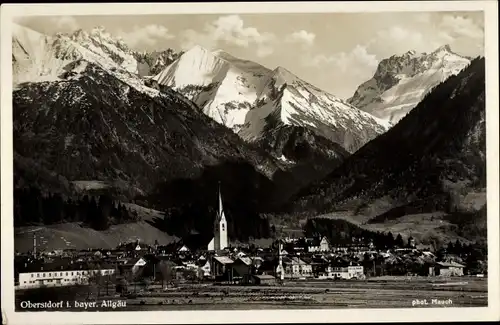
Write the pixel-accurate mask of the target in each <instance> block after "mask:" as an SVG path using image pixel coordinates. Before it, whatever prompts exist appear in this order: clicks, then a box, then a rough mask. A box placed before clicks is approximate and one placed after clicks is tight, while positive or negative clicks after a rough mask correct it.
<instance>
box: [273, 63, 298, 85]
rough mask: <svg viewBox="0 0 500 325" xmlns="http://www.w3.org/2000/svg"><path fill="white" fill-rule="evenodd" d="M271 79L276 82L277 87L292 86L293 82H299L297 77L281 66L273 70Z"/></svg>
mask: <svg viewBox="0 0 500 325" xmlns="http://www.w3.org/2000/svg"><path fill="white" fill-rule="evenodd" d="M273 78H274V79H275V80H276V85H277V86H281V85H282V84H285V83H287V84H292V83H293V82H295V81H297V80H300V79H299V77H297V76H296V75H294V74H293V73H292V72H290V71H289V70H287V69H285V68H283V67H281V66H278V67H277V68H276V69H274V70H273Z"/></svg>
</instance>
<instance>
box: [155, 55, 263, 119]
mask: <svg viewBox="0 0 500 325" xmlns="http://www.w3.org/2000/svg"><path fill="white" fill-rule="evenodd" d="M269 72H270V70H269V69H267V68H265V67H263V66H261V65H260V64H257V63H255V62H252V61H247V60H242V59H238V58H235V57H233V56H231V55H230V54H228V53H226V52H224V51H220V50H218V51H214V52H211V51H209V50H207V49H205V48H203V47H201V46H195V47H193V48H192V49H190V50H189V51H187V52H186V53H184V54H183V55H182V56H181V57H180V58H179V59H178V60H176V61H175V62H174V63H172V64H171V65H170V66H168V67H167V68H166V69H165V70H163V71H162V72H160V73H159V74H158V75H156V76H155V77H154V78H153V79H154V80H156V81H157V82H158V83H159V84H160V85H164V86H168V87H171V88H173V89H175V90H177V91H179V92H180V93H182V94H183V95H185V96H186V97H188V98H189V99H191V100H193V101H194V102H196V103H197V104H198V105H199V106H200V107H201V108H202V109H203V111H204V112H205V114H207V115H208V116H210V117H211V118H213V119H214V120H215V121H217V122H219V123H221V124H224V125H226V126H227V127H229V128H232V129H237V128H239V127H240V126H241V125H242V124H243V123H244V122H245V116H246V114H247V112H248V111H249V110H250V107H251V105H252V104H253V103H254V102H255V100H256V99H257V97H258V94H259V93H260V91H261V89H262V87H263V85H264V84H265V80H266V77H267V75H268V73H269Z"/></svg>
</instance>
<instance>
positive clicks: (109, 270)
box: [17, 261, 115, 289]
mask: <svg viewBox="0 0 500 325" xmlns="http://www.w3.org/2000/svg"><path fill="white" fill-rule="evenodd" d="M18 272H19V273H18V286H17V288H19V289H34V288H41V287H61V286H71V285H85V284H88V283H89V282H90V280H91V279H92V278H93V277H99V276H111V275H114V274H115V267H114V266H113V265H111V264H103V265H100V266H91V265H88V264H83V263H71V262H68V261H55V262H52V263H36V262H35V263H26V264H25V265H24V266H23V267H21V268H19V269H18Z"/></svg>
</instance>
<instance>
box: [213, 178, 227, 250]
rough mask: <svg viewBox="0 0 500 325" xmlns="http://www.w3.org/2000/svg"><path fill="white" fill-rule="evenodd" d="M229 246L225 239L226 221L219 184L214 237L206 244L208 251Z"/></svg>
mask: <svg viewBox="0 0 500 325" xmlns="http://www.w3.org/2000/svg"><path fill="white" fill-rule="evenodd" d="M227 247H229V245H228V239H227V221H226V216H225V215H224V208H223V206H222V194H221V191H220V184H219V210H218V211H217V215H216V217H215V221H214V237H213V238H212V240H211V241H210V243H209V244H208V250H209V251H220V250H223V249H224V248H227Z"/></svg>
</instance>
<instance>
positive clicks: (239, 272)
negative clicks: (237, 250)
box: [231, 256, 255, 278]
mask: <svg viewBox="0 0 500 325" xmlns="http://www.w3.org/2000/svg"><path fill="white" fill-rule="evenodd" d="M231 267H232V268H233V276H234V277H242V278H243V277H245V275H249V274H253V273H254V270H255V268H254V266H253V262H252V259H251V258H249V257H247V256H241V257H238V258H237V259H236V260H235V261H234V262H233V263H232V265H231Z"/></svg>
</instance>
